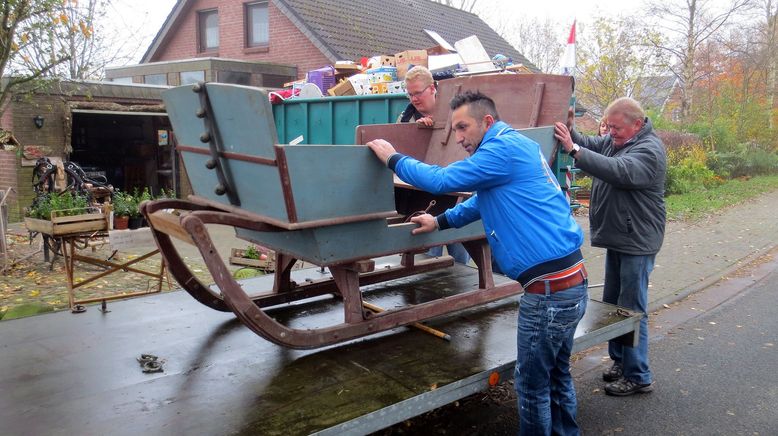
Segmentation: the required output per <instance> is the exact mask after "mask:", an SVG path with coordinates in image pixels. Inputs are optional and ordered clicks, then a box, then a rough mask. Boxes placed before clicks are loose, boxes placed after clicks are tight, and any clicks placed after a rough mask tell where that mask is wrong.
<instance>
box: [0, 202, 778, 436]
mask: <svg viewBox="0 0 778 436" xmlns="http://www.w3.org/2000/svg"><path fill="white" fill-rule="evenodd" d="M776 201H778V191H776V192H772V193H768V194H765V195H762V196H761V197H758V198H756V199H755V200H751V201H748V202H746V203H744V204H741V205H739V206H736V207H732V208H730V209H728V210H725V211H723V212H721V213H719V214H717V215H715V216H713V217H711V218H708V219H705V220H702V221H699V222H695V223H687V222H670V223H668V228H667V235H666V237H665V244H664V247H663V249H662V251H661V252H660V254H659V255H658V257H657V262H656V269H655V271H654V273H653V274H652V280H651V288H650V292H649V300H650V307H651V309H652V310H655V309H658V308H662V307H663V306H665V305H670V306H673V302H675V301H678V300H680V299H681V298H683V297H684V296H686V295H689V294H690V293H693V292H695V291H698V290H700V289H703V288H705V287H707V286H710V285H711V284H713V283H715V282H716V281H718V280H720V279H722V278H727V279H728V278H730V277H732V279H733V280H735V279H736V278H735V277H733V275H734V274H735V272H736V270H738V269H739V268H740V267H742V266H743V265H745V264H747V263H748V262H750V261H752V260H754V259H757V258H758V257H759V256H761V255H763V254H765V253H766V252H768V251H769V250H770V249H771V248H773V247H775V245H776V242H777V241H778V220H775V219H774V211H775V210H776V206H775V205H776ZM577 219H578V221H579V223H581V225H582V227H584V229H585V231H586V233H587V234H588V223H587V220H586V218H580V217H579V218H577ZM213 231H214V238H213V239H214V240H215V241H216V243H217V248H218V249H219V251H220V253H222V255H223V256H229V251H230V249H231V248H244V247H245V246H246V243H245V242H243V241H240V240H237V239H236V238H235V237H234V236H233V235H232V230H231V229H229V228H224V227H220V228H215V229H213ZM181 248H182V251H183V253H184V255H185V256H189V257H191V258H196V257H198V256H197V254H196V253H195V252H194V251H193V249H192V247H189V246H186V245H185V244H182V246H181ZM584 252H585V256H586V259H587V269H588V270H589V272H590V277H591V280H590V283H592V284H597V283H601V282H602V276H603V263H604V252H603V250H599V249H593V248H591V247H589V246H588V238H587V243H586V245H585V247H584ZM21 292H29V289H21ZM600 293H601V290H599V289H598V288H593V289H592V290H591V295H592V298H595V299H597V298H599V296H600ZM177 294H181V295H183V296H184V297H187V298H185V299H184V300H186V302H183V301H182V305H183V306H182V309H181V310H184V308H186V307H189V306H190V305H191V306H193V307H197V308H198V310H200V309H201V307H200V306H199V304H198V303H196V302H195V301H194V300H193V299H191V298H188V296H186V295H184V294H182V293H177ZM171 295H174V294H171ZM154 298H173V297H172V296H171V297H168V296H156V297H149V298H143V299H138V300H137V303H135V302H134V303H133V304H137V305H138V306H139V307H140V308H141V309H143V308H145V309H144V310H151V309H152V307H153V306H154V305H155V303H154V300H153V299H154ZM119 304H121V303H116V304H115V305H116V306H118V305H119ZM383 304H385V302H384V303H383ZM110 308H112V305H110V304H109V309H110ZM698 309H699V307H697V308H696V309H694V308H693V309H688V308H687V310H692V311H693V312H695V311H697V310H698ZM202 310H205V308H202ZM93 312H94V313H90V314H89V315H88V316H91V317H94V320H90V321H88V322H87V324H88V325H87V328H90V329H92V330H91V331H92V333H91V334H90V336H88V337H86V338H84V337H79V339H78V340H77V341H75V342H72V343H69V346H70V347H72V348H73V350H72V351H73V352H67V353H63V354H60V355H50V354H49V355H46V353H47V352H49V351H50V350H49V349H48V346H46V344H42V345H41V346H40V347H38V348H36V349H35V350H32V352H33V355H32V357H30V356H29V355H28V354H24V355H25V356H28V357H29V361H30V365H29V368H28V370H27V372H26V373H25V374H26V375H24V377H23V378H22V379H21V380H20V381H21V383H18V386H17V387H14V388H13V389H12V391H13V393H14V395H22V396H24V395H29V391H27V390H26V386H28V384H29V383H32V381H33V380H36V379H37V378H39V377H44V378H46V380H48V381H54V380H57V379H59V378H66V379H67V378H71V379H72V377H71V376H72V375H74V374H79V371H80V370H82V369H83V368H82V366H80V365H79V361H80V359H82V358H87V359H88V358H90V355H89V354H88V353H89V352H92V353H95V352H98V354H99V353H104V352H105V350H119V351H117V352H121V353H123V354H122V355H124V354H126V355H128V356H129V355H133V356H134V355H135V354H139V349H140V348H138V349H136V348H127V347H128V345H129V344H132V343H133V342H132V341H133V339H132V338H133V337H135V336H137V335H138V334H139V333H141V334H142V336H145V337H146V338H147V339H146V341H147V342H145V343H141V345H149V346H153V345H154V343H155V341H157V338H156V337H157V336H158V335H159V334H162V333H164V332H165V331H166V330H168V329H169V327H167V326H166V322H169V321H170V319H171V317H175V315H176V314H175V313H169V314H163V315H161V316H159V319H158V320H155V322H154V323H153V324H151V325H147V326H139V325H136V324H134V323H132V322H128V323H126V324H125V325H123V326H122V327H123V328H124V329H125V331H124V333H122V334H121V335H120V336H121V337H120V338H119V340H118V341H117V342H116V343H115V344H114V343H111V344H108V343H106V342H105V336H104V334H103V333H102V329H103V328H104V327H105V325H104V324H103V323H104V322H105V321H104V320H105V319H107V318H103V317H106V316H109V317H110V316H111V314H107V315H104V314H101V313H99V312H97V311H93ZM207 313H208V314H212V313H213V314H215V315H214V316H215V317H216V318H218V317H223V319H221V318H219V319H216V318H212V319H211V318H209V319H208V320H206V318H205V317H202V316H199V315H196V316H192V317H190V318H191V319H190V321H189V322H190V323H192V326H193V327H200V326H201V324H202V326H204V328H205V329H206V330H209V331H210V333H208V334H205V333H203V334H199V335H195V336H196V337H198V338H201V339H202V344H204V345H200V346H193V345H192V343H190V342H188V341H180V342H175V343H172V344H169V346H171V347H172V348H171V350H172V351H173V352H174V354H175V353H184V354H182V356H185V357H186V359H184V361H186V362H187V365H188V366H186V365H184V366H186V367H184V366H181V367H177V368H175V369H176V370H177V371H179V372H178V373H177V382H176V383H175V392H173V391H171V395H169V396H166V397H164V398H161V399H160V398H156V397H155V398H151V397H148V396H145V395H144V394H143V391H142V389H140V390H139V389H138V386H143V384H142V383H141V384H140V385H138V386H135V387H132V386H130V384H131V383H130V381H127V380H125V381H122V380H123V378H125V377H126V375H125V374H129V372H128V371H131V370H137V368H135V366H137V363H136V362H130V363H127V362H123V363H122V364H121V365H118V366H116V367H112V366H111V364H110V363H108V361H106V362H103V363H102V365H104V366H105V368H104V369H105V370H106V371H108V372H109V373H112V374H114V376H113V377H99V378H98V379H95V380H92V381H86V382H85V381H80V380H82V379H81V378H80V377H78V378H77V380H76V381H73V380H71V381H70V383H71V384H72V383H76V384H78V383H81V384H83V385H84V386H87V385H88V386H90V389H96V388H95V387H94V386H92V385H93V384H94V385H95V386H101V384H105V386H104V388H105V389H104V390H105V391H106V392H107V391H112V394H111V395H114V394H115V395H116V396H118V397H119V398H124V400H125V402H124V403H121V404H123V406H121V407H119V406H116V408H115V410H113V411H106V413H108V416H107V418H105V419H106V420H107V421H108V422H111V420H113V421H112V422H114V423H115V424H119V423H120V422H124V421H122V419H123V418H121V415H122V411H125V412H126V410H128V409H133V408H135V407H140V410H141V411H143V412H146V413H147V414H152V413H153V411H154V410H156V409H159V408H161V407H163V406H165V405H166V404H172V403H181V402H183V403H184V404H185V405H186V406H187V407H186V408H182V409H179V412H180V413H181V414H185V415H191V414H195V415H196V412H197V410H201V409H203V408H204V407H220V408H221V409H224V412H223V416H224V419H228V415H230V413H232V412H231V411H230V410H228V409H226V408H224V407H223V406H222V405H221V403H222V402H223V401H224V400H225V399H226V398H230V395H228V391H229V389H228V388H223V387H222V386H227V387H229V386H237V385H240V384H241V383H242V380H245V378H242V377H241V376H240V375H241V374H244V375H245V371H249V372H250V371H251V370H252V368H253V370H258V369H259V368H258V367H257V366H256V365H260V364H259V363H257V362H258V361H257V362H255V363H254V364H250V363H248V362H243V365H244V366H246V368H243V369H239V370H238V372H233V373H232V374H230V373H229V372H228V373H226V374H222V375H223V376H224V377H226V378H225V379H224V380H221V381H220V382H218V383H216V381H215V380H214V379H213V377H214V374H215V373H214V371H215V369H213V366H214V365H218V364H219V363H217V362H214V361H211V360H209V359H208V358H207V357H206V356H207V355H208V354H209V353H210V352H211V351H212V348H213V347H226V348H224V350H225V351H229V353H228V355H232V356H233V357H232V358H227V363H230V362H233V361H240V359H243V358H244V357H242V356H243V354H244V353H246V352H248V353H249V354H250V353H251V351H250V347H249V348H245V345H244V344H245V343H254V342H256V341H261V339H259V338H256V337H254V336H253V334H251V333H250V332H248V331H247V330H246V329H242V328H236V327H240V324H239V323H237V322H235V321H234V320H232V319H233V316H232V315H231V314H217V313H215V312H213V311H210V310H207ZM693 314H694V313H692V315H693ZM44 316H45V317H53V316H56V317H61V318H63V319H65V320H66V322H67V323H70V324H74V325H75V324H80V323H84V321H83V319H84V318H78V316H76V315H71V314H70V313H66V312H65V313H58V314H54V315H44ZM90 319H91V318H90ZM658 319H659V318H658ZM21 321H24V322H30V323H35V322H36V320H35V319H34V318H30V319H28V320H20V321H8V322H21ZM3 323H4V322H3ZM2 326H3V325H2V324H0V327H2ZM662 327H663V325H662V324H661V323H658V321H654V322H652V329H653V330H652V335H655V334H659V333H661V332H659V331H657V330H661V328H662ZM667 328H669V327H667ZM506 330H508V332H507V333H510V334H511V335H515V328H514V329H512V330H511V329H510V328H507V327H506ZM238 332H240V333H238ZM67 333H68V330H67V329H65V330H63V331H62V332H56V333H55V332H52V333H51V334H50V335H48V336H46V337H44V338H42V340H43V341H44V342H45V341H46V340H48V341H52V343H56V342H57V341H67V338H66V336H67ZM414 334H415V333H414ZM222 338H227V339H222ZM17 339H19V340H18V341H15V342H14V344H10V343H6V347H4V349H3V350H2V353H3V354H5V355H7V356H8V355H9V354H7V353H8V352H9V350H14V349H16V348H17V347H18V348H19V349H25V348H24V347H25V346H26V345H25V343H26V341H25V338H23V337H22V338H17ZM28 339H32V338H28ZM425 339H427V338H425ZM135 344H136V345H137V344H138V343H137V342H135ZM166 346H167V345H166ZM102 347H106V348H105V349H102ZM122 347H125V348H122ZM193 347H194V348H193ZM143 348H144V350H146V351H150V349H147V347H145V346H144V347H143ZM78 350H86V353H87V354H84V353H83V352H82V353H78V352H75V351H78ZM101 350H102V351H101ZM140 352H144V351H140ZM324 352H327V351H326V350H324ZM36 353H38V354H36ZM41 353H43V354H41ZM295 353H298V352H295V351H289V352H288V353H287V354H288V355H294V354H295ZM329 353H334V354H337V353H336V352H333V351H329ZM12 354H13V353H12ZM109 354H110V353H109ZM160 354H162V355H164V354H165V353H164V352H163V353H160ZM602 354H603V350H602V349H597V348H595V349H594V350H592V351H591V352H590V353H587V355H586V356H578V358H579V359H580V360H579V361H578V362H577V363H576V367H577V369H576V374H577V376H578V377H579V378H580V377H588V376H590V375H591V374H593V373H596V372H597V371H599V369H600V368H601V367H602V365H603V363H602V359H601V355H602ZM44 357H45V358H47V359H63V360H64V361H65V363H67V364H68V365H70V366H69V369H68V371H64V372H56V373H53V374H46V373H44V372H43V371H42V367H41V366H39V365H38V364H36V361H37V359H42V358H44ZM92 357H97V358H99V356H97V355H95V356H92ZM198 359H199V360H198ZM233 359H235V360H233ZM198 362H200V363H203V362H205V363H203V364H200V363H198ZM209 362H210V363H209ZM252 365H253V366H252ZM130 366H133V368H130ZM238 367H239V368H242V366H241V365H238ZM139 374H140V373H139ZM587 374H589V375H587ZM143 376H147V375H146V374H143ZM289 376H290V377H292V376H293V374H291V373H290V375H289ZM152 377H155V376H152ZM133 378H138V377H136V376H131V377H129V379H133ZM217 378H218V377H217ZM6 381H7V380H6ZM136 381H137V380H136ZM222 382H223V383H222ZM64 383H67V382H64ZM209 383H216V384H215V386H219V389H218V390H217V391H216V393H215V394H213V395H207V394H206V396H205V398H199V397H197V396H194V395H193V394H192V392H195V391H197V389H199V388H202V387H203V386H207V385H208V384H209ZM225 384H226V385H225ZM119 385H121V386H119ZM70 388H73V386H70ZM355 389H357V388H356V387H355ZM508 390H510V389H508ZM85 392H86V391H85ZM51 395H52V401H54V402H56V403H57V404H64V405H65V406H64V409H63V410H60V411H57V412H54V411H52V410H51V408H45V407H38V406H36V407H33V408H30V409H29V410H23V411H20V412H21V413H23V414H24V416H25V417H27V418H30V419H32V420H34V419H35V418H34V417H36V416H39V415H40V416H44V415H46V414H52V417H53V418H59V419H62V420H64V422H71V423H72V424H74V425H75V424H76V422H78V420H79V415H80V414H81V413H84V412H86V409H85V407H87V406H86V405H83V406H80V405H79V404H80V403H79V399H80V398H79V397H78V396H76V397H75V398H71V397H70V396H69V395H64V391H62V390H60V391H57V390H52V392H51ZM247 395H249V397H245V398H244V397H237V400H240V401H244V400H245V401H246V402H247V403H251V402H257V401H259V399H258V398H257V397H256V396H252V395H251V394H247ZM341 395H342V393H341ZM509 396H510V392H508V395H507V397H506V396H502V397H500V398H497V399H495V400H494V401H493V402H503V403H505V402H507V403H508V404H507V405H506V407H509V406H510V403H512V402H513V401H515V400H513V399H511V398H510V397H509ZM86 397H87V396H86V394H85V397H84V398H86ZM337 397H338V396H337V395H336V396H335V397H333V401H334V400H337ZM92 400H94V398H93V399H92ZM196 400H202V401H203V406H202V407H201V406H198V405H197V403H198V401H196ZM46 404H48V403H46ZM51 404H54V403H51ZM85 404H89V403H88V402H87V403H85ZM514 407H515V406H514ZM492 408H494V407H492ZM487 409H489V408H487ZM183 410H185V411H186V413H184V412H181V411H183ZM495 410H499V408H497V409H495ZM443 413H445V412H443ZM448 413H450V412H448ZM470 413H471V412H467V414H470ZM20 416H21V415H20ZM145 416H146V415H142V414H141V415H138V416H137V418H138V419H139V420H141V421H142V422H141V423H139V427H138V428H141V429H146V430H149V431H152V432H153V433H157V434H158V433H160V432H161V433H165V432H166V431H167V430H170V431H169V433H171V434H173V433H176V432H177V431H179V430H181V431H185V430H186V429H190V430H196V429H197V425H194V423H190V422H189V420H187V419H186V418H185V417H172V418H170V420H168V421H165V422H162V421H158V420H154V419H150V420H149V421H148V422H145V421H143V419H144V417H145ZM241 416H242V417H243V418H247V419H248V421H242V420H241V421H242V422H253V423H254V424H257V423H258V422H259V421H257V420H258V419H259V418H258V417H256V416H255V417H254V418H251V417H250V416H248V415H241ZM488 416H489V415H488V414H484V415H479V418H478V419H488ZM499 417H500V419H505V420H508V421H510V420H511V414H510V413H508V414H505V413H500V414H499ZM27 418H25V419H27ZM101 419H102V418H101ZM449 420H450V415H449ZM195 422H199V421H197V420H195ZM470 423H471V424H473V425H472V427H473V432H470V433H468V432H463V433H462V434H478V433H480V432H481V431H482V430H484V429H485V428H488V425H487V424H488V423H484V422H483V421H481V422H475V423H473V422H470ZM81 424H82V425H83V427H82V428H84V429H88V428H89V423H88V422H84V421H81ZM203 425H205V424H203ZM513 428H514V429H515V427H513ZM253 429H254V430H255V429H256V427H253V426H249V427H248V428H246V427H243V428H240V427H235V428H233V429H232V431H237V432H247V433H252V430H253ZM500 429H502V430H505V429H506V427H503V426H498V427H497V428H495V433H494V434H500V431H501V430H500ZM508 429H510V427H508ZM409 430H410V428H409ZM614 431H616V432H618V431H619V430H618V429H615V430H614ZM52 432H53V433H52ZM47 433H48V434H57V433H56V431H53V430H51V429H49V431H48V432H47ZM206 433H207V432H206ZM400 433H402V431H400ZM508 433H510V431H508ZM62 434H65V433H62Z"/></svg>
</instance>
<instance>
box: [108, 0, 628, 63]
mask: <svg viewBox="0 0 778 436" xmlns="http://www.w3.org/2000/svg"><path fill="white" fill-rule="evenodd" d="M230 1H233V0H230ZM175 3H176V1H175V0H114V1H113V4H112V5H111V7H110V10H109V11H108V16H107V23H108V25H109V28H110V29H112V30H113V31H115V32H116V33H117V34H119V35H123V36H122V39H124V40H131V41H133V42H134V41H138V42H137V44H136V46H137V47H138V48H137V53H136V54H135V56H134V63H137V62H138V61H139V60H140V58H141V57H142V56H143V53H145V51H146V49H147V48H148V47H149V45H150V44H151V41H152V39H154V36H155V35H156V34H157V31H158V30H159V28H160V27H161V26H162V23H164V22H165V18H166V17H167V15H168V14H169V13H170V11H171V9H172V8H173V6H174V5H175ZM480 3H481V4H479V6H480V7H483V6H484V5H488V6H489V9H488V10H485V11H484V12H483V13H482V14H481V15H482V18H483V19H484V20H485V21H487V22H488V23H489V24H490V25H492V26H493V27H495V26H496V23H493V22H492V21H493V20H494V19H499V17H505V16H512V17H520V16H528V15H529V16H532V17H537V18H545V17H550V18H551V19H552V20H553V21H556V22H558V23H559V26H560V42H564V40H565V38H566V37H567V32H569V30H570V25H571V24H572V22H573V19H574V18H577V20H578V22H587V21H589V20H590V19H591V18H592V17H594V16H598V15H607V14H614V13H615V14H617V13H623V12H625V11H627V10H628V7H632V8H634V7H635V3H634V2H633V1H626V0H575V1H573V0H542V1H537V0H532V1H527V0H518V1H517V0H480ZM366 54H368V53H366Z"/></svg>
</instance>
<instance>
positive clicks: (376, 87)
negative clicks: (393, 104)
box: [370, 82, 388, 94]
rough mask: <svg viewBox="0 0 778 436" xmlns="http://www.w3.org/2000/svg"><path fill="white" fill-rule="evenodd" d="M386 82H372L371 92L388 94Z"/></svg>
mask: <svg viewBox="0 0 778 436" xmlns="http://www.w3.org/2000/svg"><path fill="white" fill-rule="evenodd" d="M386 85H387V83H386V82H381V83H371V84H370V93H371V94H386V92H387V91H388V87H387V86H386Z"/></svg>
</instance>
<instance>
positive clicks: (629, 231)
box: [571, 118, 667, 255]
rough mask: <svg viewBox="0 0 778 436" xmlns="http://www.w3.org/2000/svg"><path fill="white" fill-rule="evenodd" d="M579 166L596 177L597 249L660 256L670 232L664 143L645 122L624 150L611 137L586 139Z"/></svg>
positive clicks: (592, 218)
mask: <svg viewBox="0 0 778 436" xmlns="http://www.w3.org/2000/svg"><path fill="white" fill-rule="evenodd" d="M571 136H572V138H573V142H575V143H576V144H578V145H580V146H581V150H580V151H579V152H578V153H576V166H577V167H578V168H580V169H582V170H583V171H586V172H587V173H589V174H591V175H592V176H593V177H594V182H593V184H592V197H591V204H590V209H589V225H590V226H591V238H592V245H593V246H595V247H602V248H607V249H610V250H615V251H618V252H621V253H625V254H631V255H650V254H655V253H657V252H659V249H660V248H661V247H662V241H663V240H664V233H665V199H664V193H665V173H666V170H667V162H666V156H665V147H664V144H662V140H661V139H659V137H658V136H656V134H655V133H654V128H653V126H652V125H651V121H650V120H649V119H648V118H646V120H645V124H644V125H643V128H642V129H640V131H639V132H638V133H637V134H636V135H635V137H634V138H632V139H630V140H629V141H627V143H626V144H624V146H623V147H622V148H620V149H616V148H615V147H614V146H613V141H612V140H611V137H610V135H606V136H584V135H581V134H580V133H578V132H576V131H575V130H573V131H572V132H571Z"/></svg>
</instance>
